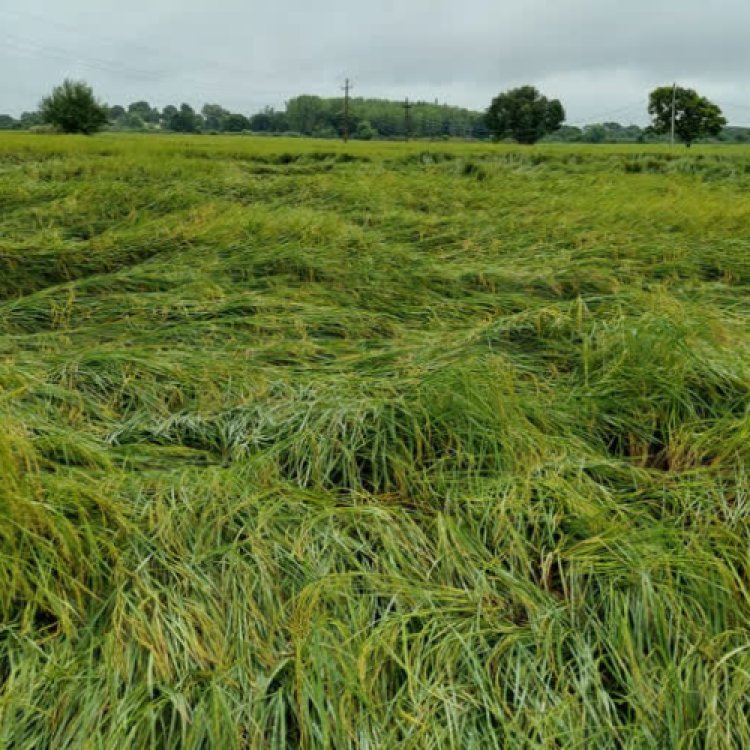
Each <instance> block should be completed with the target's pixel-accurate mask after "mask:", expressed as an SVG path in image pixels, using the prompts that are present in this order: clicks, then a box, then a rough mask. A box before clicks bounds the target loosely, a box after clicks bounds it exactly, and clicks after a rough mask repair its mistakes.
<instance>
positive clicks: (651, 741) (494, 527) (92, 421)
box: [0, 134, 750, 750]
mask: <svg viewBox="0 0 750 750" xmlns="http://www.w3.org/2000/svg"><path fill="white" fill-rule="evenodd" d="M749 187H750V151H748V150H746V149H743V148H736V149H734V148H728V147H727V148H718V147H715V148H709V147H699V148H695V149H691V151H690V152H689V153H687V154H685V153H684V152H683V151H674V152H670V151H669V150H668V149H665V148H660V147H654V148H647V147H630V146H622V147H579V146H575V147H571V146H538V147H534V148H527V149H524V148H515V147H507V146H493V145H487V144H473V145H469V144H451V143H440V144H430V143H411V144H395V143H368V144H364V143H353V144H349V146H347V147H344V146H342V145H340V144H334V143H327V142H322V141H311V140H310V141H308V140H283V139H252V138H242V137H217V138H211V137H192V138H190V137H176V136H175V137H166V136H165V137H158V136H153V137H140V136H130V137H128V136H112V135H105V136H98V137H96V138H92V139H85V138H80V139H79V138H76V137H49V136H33V135H25V134H9V135H4V136H2V138H1V139H0V623H1V627H0V675H1V680H0V745H1V746H3V747H7V748H12V749H13V750H36V749H37V748H85V749H87V750H88V749H89V748H90V749H91V750H100V749H101V750H105V749H106V750H112V749H115V748H164V749H165V750H177V749H178V748H179V749H182V748H185V749H187V750H198V749H199V748H207V749H208V748H222V750H235V749H236V750H240V749H251V748H252V749H254V748H278V749H280V750H281V749H284V748H290V749H291V748H305V749H306V750H317V749H318V748H320V749H323V748H336V749H339V748H341V749H344V748H347V749H348V748H351V749H362V750H373V749H374V748H404V749H409V748H411V749H414V750H417V749H419V750H422V749H424V750H439V749H442V748H457V749H461V750H485V749H486V748H519V749H520V748H540V749H541V748H545V749H546V748H601V749H607V748H613V749H614V748H627V749H632V750H635V749H636V748H695V749H696V750H698V749H703V748H712V749H714V748H715V749H717V750H719V749H724V748H726V749H729V748H736V747H746V746H750V697H749V696H750V590H749V588H750V557H748V549H749V548H750V547H749V544H750V533H749V532H750V516H749V513H750V499H749V497H748V487H749V486H750V482H749V480H748V467H747V464H748V462H750V411H749V410H748V405H749V403H750V401H749V396H750V371H749V370H748V365H749V364H750V350H749V348H748V347H749V346H750V327H749V324H750V296H748V292H750V198H749V197H748V196H749V195H750V193H748V188H749Z"/></svg>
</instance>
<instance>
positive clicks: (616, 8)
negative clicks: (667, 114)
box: [0, 0, 750, 122]
mask: <svg viewBox="0 0 750 750" xmlns="http://www.w3.org/2000/svg"><path fill="white" fill-rule="evenodd" d="M0 24H1V25H2V31H3V34H2V36H3V37H5V39H6V43H5V44H3V45H0V76H1V77H0V111H11V112H18V111H20V110H21V109H28V108H31V107H33V106H35V104H36V102H37V101H38V99H39V98H40V96H42V95H43V94H44V93H45V92H46V90H47V89H49V88H50V87H51V86H52V85H53V84H54V83H56V82H57V81H58V80H59V79H61V78H62V77H64V76H65V75H75V76H77V77H83V78H86V79H87V80H89V81H90V82H91V83H92V84H93V85H94V86H95V88H96V90H97V92H98V93H99V95H100V96H101V97H102V98H104V99H106V100H107V101H109V102H127V101H130V100H132V99H134V98H148V99H150V100H152V101H153V102H154V103H158V104H161V105H163V104H166V103H168V102H180V101H191V102H193V103H195V104H200V103H202V102H204V101H207V100H209V101H218V102H221V103H224V104H226V105H227V106H230V107H232V108H234V109H238V110H240V111H250V110H253V109H255V108H257V107H260V106H262V105H264V104H272V105H277V106H278V105H281V104H283V102H284V100H285V99H287V98H288V97H290V96H293V95H294V94H297V93H302V92H310V93H318V94H321V95H333V94H334V93H335V92H336V91H337V90H338V89H337V87H338V85H339V83H340V81H341V79H342V78H343V77H344V76H345V75H349V76H351V77H353V78H354V79H355V81H356V84H357V93H358V94H360V95H363V96H403V95H411V96H412V97H414V98H417V97H421V98H429V99H433V98H439V99H440V100H441V101H446V100H447V101H451V102H454V103H456V104H463V105H465V106H470V107H475V108H484V107H486V105H487V103H488V102H489V100H490V98H491V97H492V96H493V95H494V94H495V93H496V92H497V91H499V90H501V89H503V88H506V87H508V86H511V85H517V84H520V83H526V82H530V83H535V84H537V85H539V86H540V87H543V88H544V89H545V90H546V91H548V92H549V93H550V94H552V95H555V96H559V97H561V98H562V99H563V100H564V103H565V104H566V106H567V109H568V113H569V119H570V120H571V121H574V122H575V121H585V120H589V119H598V118H597V116H598V115H600V114H604V113H606V112H609V111H616V112H619V113H620V115H621V118H622V119H625V120H631V121H643V120H644V118H645V99H646V94H647V91H648V89H649V87H651V86H653V85H656V84H660V83H668V82H671V81H672V80H678V81H680V82H682V83H685V84H689V85H694V86H696V87H697V88H700V89H701V90H703V91H705V93H706V94H708V95H709V96H714V97H715V98H717V100H719V102H720V103H721V104H723V105H724V106H725V109H726V110H727V112H728V114H729V115H730V118H731V119H732V120H733V121H742V120H743V119H744V120H745V121H749V120H750V86H749V85H748V83H747V82H746V80H745V71H746V70H748V68H749V67H750V45H748V43H747V41H746V33H747V31H746V30H747V29H748V28H750V5H748V4H747V3H746V2H744V0H723V1H721V2H714V3H712V4H708V3H705V2H697V1H696V0H682V2H676V1H675V0H650V1H648V0H630V2H628V3H627V4H625V3H622V2H617V1H616V0H557V2H553V1H552V0H524V1H523V2H517V1H516V2H506V0H494V1H493V0H464V2H462V3H457V2H455V0H451V2H448V1H447V0H401V2H396V1H395V0H380V2H377V1H374V0H370V1H369V2H362V1H361V0H360V1H359V2H357V1H356V0H346V1H344V0H317V2H310V0H286V1H285V2H276V3H274V4H270V3H268V2H264V3H260V2H257V1H256V0H250V1H249V2H248V0H214V2H213V3H212V4H210V5H208V6H207V5H206V3H205V2H204V0H201V1H200V2H198V1H197V0H150V1H146V0H130V2H127V3H123V2H121V0H117V2H115V0H99V1H98V2H96V3H94V2H93V1H92V0H63V1H62V2H61V0H29V2H27V3H25V4H24V5H23V6H21V5H19V6H17V7H15V8H13V7H10V8H0Z"/></svg>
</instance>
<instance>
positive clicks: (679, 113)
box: [648, 86, 727, 147]
mask: <svg viewBox="0 0 750 750" xmlns="http://www.w3.org/2000/svg"><path fill="white" fill-rule="evenodd" d="M673 101H674V109H675V135H676V136H677V137H678V138H679V139H680V140H681V141H682V142H683V143H684V144H685V145H686V146H688V147H689V146H690V145H691V144H692V143H694V142H695V141H697V140H699V139H701V138H705V137H707V136H714V137H716V136H718V135H719V134H720V133H721V131H722V130H723V128H724V126H725V125H726V124H727V121H726V118H725V117H724V115H723V114H722V113H721V109H720V108H719V107H718V105H716V104H714V103H713V102H710V101H709V100H708V99H706V98H705V97H704V96H700V95H699V94H698V93H697V92H695V91H693V89H684V88H680V87H679V86H678V87H676V88H674V87H672V86H661V87H660V88H657V89H654V90H653V91H652V92H651V95H650V97H649V103H648V113H649V114H650V115H651V117H652V118H653V119H652V123H651V130H652V131H653V132H654V133H657V134H662V135H665V134H667V133H670V132H671V130H672V103H673Z"/></svg>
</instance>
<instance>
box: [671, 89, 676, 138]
mask: <svg viewBox="0 0 750 750" xmlns="http://www.w3.org/2000/svg"><path fill="white" fill-rule="evenodd" d="M676 121H677V84H676V83H675V84H673V86H672V137H671V143H672V147H673V148H674V131H675V123H676Z"/></svg>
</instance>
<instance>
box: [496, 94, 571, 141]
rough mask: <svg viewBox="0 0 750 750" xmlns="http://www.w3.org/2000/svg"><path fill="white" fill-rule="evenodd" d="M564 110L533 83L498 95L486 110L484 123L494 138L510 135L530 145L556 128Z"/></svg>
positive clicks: (499, 138) (562, 120)
mask: <svg viewBox="0 0 750 750" xmlns="http://www.w3.org/2000/svg"><path fill="white" fill-rule="evenodd" d="M564 121H565V110H564V109H563V107H562V104H560V102H559V101H558V100H557V99H547V98H546V97H545V96H542V94H540V93H539V91H537V90H536V89H535V88H534V87H533V86H521V87H520V88H517V89H513V90H511V91H506V92H505V93H504V94H499V95H498V96H496V97H495V98H494V99H493V100H492V104H491V105H490V107H489V109H488V110H487V125H488V127H489V129H490V131H491V132H492V134H493V136H494V137H495V138H496V139H497V140H501V139H503V138H509V137H510V138H513V139H514V140H516V141H517V142H518V143H523V144H526V145H530V144H533V143H536V142H537V141H539V140H541V139H542V138H544V136H545V135H548V134H550V133H554V132H555V131H556V130H559V129H560V127H561V126H562V124H563V122H564Z"/></svg>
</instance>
